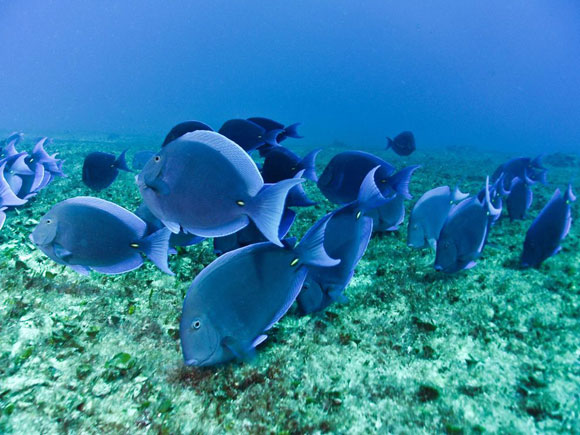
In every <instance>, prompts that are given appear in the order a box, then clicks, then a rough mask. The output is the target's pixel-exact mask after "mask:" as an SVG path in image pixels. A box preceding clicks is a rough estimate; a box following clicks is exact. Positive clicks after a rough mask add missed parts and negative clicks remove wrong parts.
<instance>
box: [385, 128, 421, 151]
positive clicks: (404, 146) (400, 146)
mask: <svg viewBox="0 0 580 435" xmlns="http://www.w3.org/2000/svg"><path fill="white" fill-rule="evenodd" d="M387 149H392V150H393V151H394V152H396V153H397V154H398V155H400V156H408V155H410V154H411V153H412V152H413V151H415V136H414V135H413V133H412V132H410V131H404V132H402V133H399V134H398V135H397V136H395V138H394V139H391V138H390V137H387Z"/></svg>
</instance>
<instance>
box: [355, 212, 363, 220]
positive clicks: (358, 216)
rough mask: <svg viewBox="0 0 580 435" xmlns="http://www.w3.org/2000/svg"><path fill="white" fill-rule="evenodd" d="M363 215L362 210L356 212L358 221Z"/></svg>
mask: <svg viewBox="0 0 580 435" xmlns="http://www.w3.org/2000/svg"><path fill="white" fill-rule="evenodd" d="M361 215H362V212H361V211H360V210H359V211H357V212H356V218H357V219H360V217H361Z"/></svg>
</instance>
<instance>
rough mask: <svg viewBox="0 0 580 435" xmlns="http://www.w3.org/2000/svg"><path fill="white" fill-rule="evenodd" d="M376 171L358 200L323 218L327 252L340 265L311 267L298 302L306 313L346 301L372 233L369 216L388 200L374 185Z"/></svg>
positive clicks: (364, 184)
mask: <svg viewBox="0 0 580 435" xmlns="http://www.w3.org/2000/svg"><path fill="white" fill-rule="evenodd" d="M377 169H378V167H376V168H374V169H372V170H371V171H370V172H369V173H368V174H367V176H366V177H365V179H364V180H363V182H362V184H361V187H360V192H359V195H358V199H357V200H356V201H354V202H352V203H351V204H348V205H345V206H344V207H342V208H340V209H338V210H335V211H333V212H331V213H329V214H328V215H326V216H325V217H324V218H323V222H325V223H326V230H325V232H324V250H325V251H326V252H327V253H328V255H330V256H331V257H332V258H336V259H339V260H340V263H339V264H337V265H336V266H332V267H317V266H312V267H309V268H308V269H309V272H308V276H307V277H306V281H305V282H304V287H303V289H302V291H301V292H300V295H299V296H298V299H297V302H298V307H299V309H300V311H301V312H302V313H303V314H307V313H311V312H314V311H320V310H323V309H324V308H326V307H327V306H328V305H329V304H331V303H332V302H340V301H344V300H345V299H346V298H345V297H344V289H345V288H346V286H347V285H348V283H349V282H350V280H351V279H352V276H353V275H354V269H355V267H356V265H357V264H358V262H359V261H360V259H361V258H362V256H363V254H364V253H365V251H366V249H367V246H368V243H369V239H370V237H371V234H372V231H373V219H372V218H370V217H368V216H366V213H367V212H368V211H369V210H371V209H373V208H375V207H378V206H381V205H383V204H385V202H387V201H388V199H386V198H384V197H383V196H382V195H381V193H380V191H379V189H378V188H377V186H376V185H375V181H374V176H375V172H376V171H377Z"/></svg>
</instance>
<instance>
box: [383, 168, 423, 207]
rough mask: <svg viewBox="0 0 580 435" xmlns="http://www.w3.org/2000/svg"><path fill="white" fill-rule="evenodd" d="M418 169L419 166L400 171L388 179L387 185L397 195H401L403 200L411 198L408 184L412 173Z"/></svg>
mask: <svg viewBox="0 0 580 435" xmlns="http://www.w3.org/2000/svg"><path fill="white" fill-rule="evenodd" d="M420 167H421V166H419V165H414V166H407V167H406V168H403V169H401V170H400V171H399V172H397V173H396V174H395V175H393V176H392V177H391V178H390V182H389V184H390V185H391V188H392V189H393V190H394V191H395V192H397V193H398V194H400V195H403V197H404V198H406V199H411V198H412V196H411V194H410V193H409V183H410V182H411V176H412V175H413V172H415V171H416V170H417V169H419V168H420Z"/></svg>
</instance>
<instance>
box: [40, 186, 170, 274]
mask: <svg viewBox="0 0 580 435" xmlns="http://www.w3.org/2000/svg"><path fill="white" fill-rule="evenodd" d="M146 230H147V225H146V224H145V222H144V221H143V220H141V219H140V218H139V217H137V216H136V215H134V214H133V213H131V212H130V211H128V210H125V209H124V208H122V207H120V206H118V205H116V204H113V203H111V202H108V201H105V200H102V199H98V198H91V197H76V198H71V199H67V200H65V201H62V202H60V203H58V204H56V205H55V206H54V207H53V208H52V209H51V210H49V212H48V213H47V214H45V215H44V216H43V217H42V219H41V220H40V222H39V224H38V226H37V227H36V228H35V229H34V231H33V232H32V235H31V240H32V242H33V243H34V244H35V245H36V246H37V247H38V248H39V249H40V250H41V251H43V252H44V253H45V254H46V255H47V256H48V257H50V258H51V259H52V260H54V261H56V262H57V263H59V264H63V265H66V266H69V267H71V268H72V269H73V270H75V271H77V272H79V273H81V274H84V275H86V274H88V273H89V271H90V270H94V271H97V272H100V273H105V274H119V273H125V272H129V271H131V270H134V269H137V268H139V267H140V266H141V265H142V264H143V258H142V257H141V253H143V254H145V255H147V256H148V257H149V258H150V259H151V260H152V261H153V262H154V263H155V264H156V265H157V266H158V267H159V268H160V269H161V270H163V271H164V272H166V273H170V274H171V271H170V270H169V268H168V266H167V252H168V242H169V236H170V232H169V231H168V230H167V229H162V230H160V231H158V232H157V233H155V234H153V235H151V236H147V235H146Z"/></svg>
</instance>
